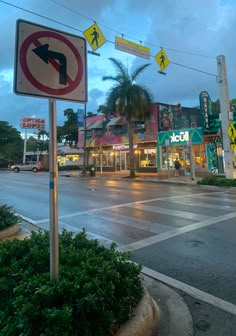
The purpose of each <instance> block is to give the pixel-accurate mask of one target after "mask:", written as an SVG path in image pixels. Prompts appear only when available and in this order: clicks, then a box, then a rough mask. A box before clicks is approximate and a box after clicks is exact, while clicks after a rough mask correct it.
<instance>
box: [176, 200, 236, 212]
mask: <svg viewBox="0 0 236 336" xmlns="http://www.w3.org/2000/svg"><path fill="white" fill-rule="evenodd" d="M170 202H171V203H176V204H183V205H190V206H194V207H200V208H208V209H219V210H228V211H236V207H231V206H229V205H218V204H217V205H216V204H209V203H199V202H197V203H196V202H194V201H188V200H184V201H178V200H174V199H171V200H170Z"/></svg>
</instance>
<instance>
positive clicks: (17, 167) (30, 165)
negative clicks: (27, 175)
mask: <svg viewBox="0 0 236 336" xmlns="http://www.w3.org/2000/svg"><path fill="white" fill-rule="evenodd" d="M41 168H42V165H41V163H37V162H26V163H22V164H14V165H12V166H11V170H13V171H14V172H16V173H19V171H21V170H22V171H27V170H29V171H33V172H34V173H37V171H39V170H40V169H41Z"/></svg>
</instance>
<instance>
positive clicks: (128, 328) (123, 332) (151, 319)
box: [116, 290, 160, 336]
mask: <svg viewBox="0 0 236 336" xmlns="http://www.w3.org/2000/svg"><path fill="white" fill-rule="evenodd" d="M133 313H134V316H133V317H131V319H130V320H129V321H127V322H126V323H125V324H123V325H122V326H121V328H120V329H119V331H118V332H117V333H116V336H144V335H145V336H153V335H154V334H155V332H156V331H157V329H158V326H159V322H160V310H159V308H158V306H157V304H156V302H155V301H154V300H153V298H152V297H151V296H150V295H149V293H148V292H147V290H145V294H144V297H143V298H142V299H141V301H140V303H139V304H138V306H137V307H136V308H135V310H134V312H133Z"/></svg>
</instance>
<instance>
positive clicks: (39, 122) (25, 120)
mask: <svg viewBox="0 0 236 336" xmlns="http://www.w3.org/2000/svg"><path fill="white" fill-rule="evenodd" d="M45 126H46V119H44V118H29V117H22V118H21V120H20V127H21V128H34V129H42V130H43V129H45Z"/></svg>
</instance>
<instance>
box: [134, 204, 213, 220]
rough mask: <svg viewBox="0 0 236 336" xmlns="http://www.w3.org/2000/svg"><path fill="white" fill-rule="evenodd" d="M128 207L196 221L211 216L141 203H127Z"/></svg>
mask: <svg viewBox="0 0 236 336" xmlns="http://www.w3.org/2000/svg"><path fill="white" fill-rule="evenodd" d="M128 207H129V208H133V209H138V210H144V211H148V212H155V213H159V214H164V215H169V216H175V217H181V218H185V219H192V220H196V221H203V220H205V219H209V218H211V216H205V215H200V214H196V213H192V212H187V211H180V210H175V209H170V208H168V207H167V208H160V207H157V206H151V205H142V204H132V205H128Z"/></svg>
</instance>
